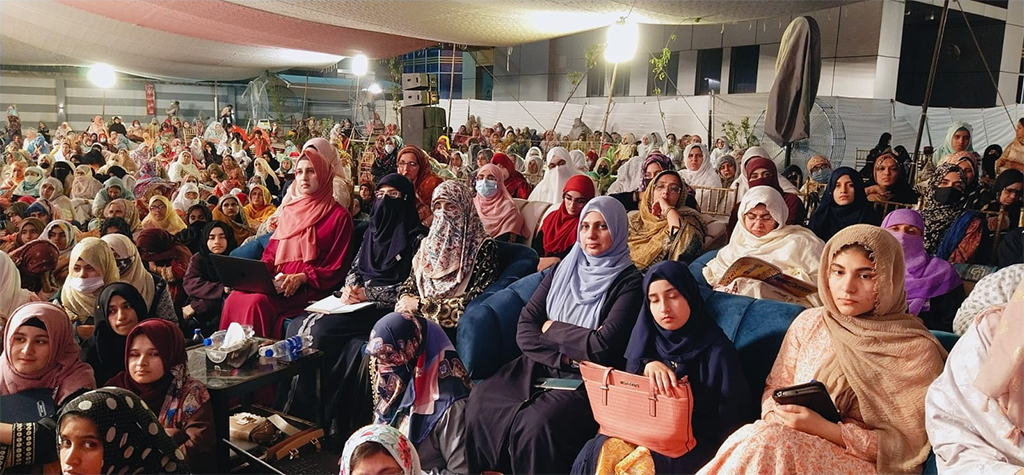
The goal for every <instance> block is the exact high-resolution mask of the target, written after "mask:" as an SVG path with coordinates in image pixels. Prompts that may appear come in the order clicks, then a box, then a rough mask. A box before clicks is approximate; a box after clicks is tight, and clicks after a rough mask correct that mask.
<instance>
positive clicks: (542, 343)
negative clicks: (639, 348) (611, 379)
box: [466, 267, 643, 474]
mask: <svg viewBox="0 0 1024 475" xmlns="http://www.w3.org/2000/svg"><path fill="white" fill-rule="evenodd" d="M554 274H555V272H554V271H551V272H550V273H548V275H547V276H545V277H544V280H542V281H541V283H540V286H539V287H538V288H537V290H536V292H534V294H533V297H531V298H530V302H529V303H527V304H526V307H524V308H523V311H522V313H520V316H519V324H518V330H517V335H516V342H517V343H518V344H519V347H520V349H522V350H523V354H522V355H521V356H519V357H518V358H516V359H515V360H513V361H511V362H509V363H508V364H506V365H505V366H503V367H502V368H501V369H500V370H498V372H497V373H496V374H495V375H493V376H491V377H490V378H488V379H487V380H485V381H484V382H483V383H481V384H479V385H477V386H476V387H474V388H473V392H472V393H471V394H470V396H469V402H468V404H467V407H466V426H467V428H466V432H467V433H466V457H467V459H468V461H469V468H470V472H471V473H480V472H481V471H484V470H496V471H500V472H503V473H530V474H540V473H568V472H569V469H570V468H571V467H572V463H573V460H575V458H576V454H578V453H579V451H580V449H582V448H583V446H584V445H585V444H586V443H587V441H588V440H590V439H591V438H592V437H594V435H595V434H597V429H598V426H597V422H595V421H594V415H593V413H592V412H591V410H590V401H589V400H588V399H587V392H586V389H585V388H584V387H583V386H580V387H579V388H578V389H576V390H574V391H563V390H542V389H538V388H536V387H534V381H536V380H537V379H538V378H566V379H580V373H579V369H578V368H573V367H572V365H562V356H563V355H564V356H566V357H568V358H570V359H572V360H575V361H592V362H595V363H598V364H601V365H605V366H613V367H615V368H617V369H620V370H624V369H625V365H626V359H625V356H624V354H625V351H626V344H627V343H628V342H629V336H630V333H631V332H632V330H633V325H634V324H635V323H636V318H637V314H638V312H639V310H640V307H641V305H642V304H643V292H642V290H641V288H642V287H641V279H642V276H641V274H640V271H638V270H636V268H634V267H629V268H627V269H626V270H624V271H622V272H621V273H620V274H619V276H618V277H616V279H615V281H614V282H613V283H612V285H611V287H610V288H609V290H608V297H607V298H606V299H605V303H604V306H603V307H602V308H601V312H600V315H599V322H600V324H599V327H598V329H596V330H591V329H589V328H583V327H578V326H575V325H572V324H568V323H561V322H555V323H553V324H552V325H551V326H550V328H548V331H547V332H545V333H541V326H542V325H543V324H544V322H546V321H547V320H548V315H547V310H546V304H547V296H548V290H549V289H550V287H551V280H552V277H553V276H554Z"/></svg>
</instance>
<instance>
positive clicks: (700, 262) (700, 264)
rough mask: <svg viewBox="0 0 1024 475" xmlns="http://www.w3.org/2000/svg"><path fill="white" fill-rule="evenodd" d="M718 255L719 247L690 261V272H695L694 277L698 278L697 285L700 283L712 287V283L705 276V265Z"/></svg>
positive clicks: (702, 285)
mask: <svg viewBox="0 0 1024 475" xmlns="http://www.w3.org/2000/svg"><path fill="white" fill-rule="evenodd" d="M717 255H718V249H715V250H712V251H708V252H705V253H704V254H702V255H701V256H700V257H698V258H696V259H694V261H693V262H691V263H690V265H689V266H688V268H689V269H690V274H693V278H694V279H696V280H697V285H700V286H701V287H711V284H708V281H707V279H705V278H704V267H706V266H707V265H708V262H709V261H710V260H711V259H714V258H715V256H717Z"/></svg>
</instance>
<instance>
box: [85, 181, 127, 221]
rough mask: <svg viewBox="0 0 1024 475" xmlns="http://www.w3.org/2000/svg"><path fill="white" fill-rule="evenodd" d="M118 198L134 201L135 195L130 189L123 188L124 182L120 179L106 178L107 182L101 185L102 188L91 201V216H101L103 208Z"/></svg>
mask: <svg viewBox="0 0 1024 475" xmlns="http://www.w3.org/2000/svg"><path fill="white" fill-rule="evenodd" d="M118 198H122V199H126V200H134V199H135V194H134V193H133V190H132V189H130V188H128V187H127V186H125V184H124V181H122V180H121V179H120V178H118V177H110V178H107V181H105V182H104V183H103V188H101V189H100V190H99V191H97V192H96V196H95V197H94V198H93V200H92V214H93V215H94V216H102V215H103V208H105V207H106V206H107V204H108V203H110V202H111V201H113V200H116V199H118Z"/></svg>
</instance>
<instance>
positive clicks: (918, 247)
mask: <svg viewBox="0 0 1024 475" xmlns="http://www.w3.org/2000/svg"><path fill="white" fill-rule="evenodd" d="M896 224H909V225H911V226H914V227H917V228H918V229H920V230H921V235H920V236H913V235H910V234H905V233H901V232H896V231H893V230H889V226H893V225H896ZM882 228H884V229H886V230H889V233H891V234H892V235H893V236H894V237H896V240H897V241H899V242H900V245H901V246H903V257H904V259H905V260H906V261H907V279H906V289H907V304H908V305H909V306H910V313H912V314H914V315H920V314H921V312H924V311H928V310H930V308H929V305H928V299H930V298H932V297H938V296H940V295H944V294H946V293H948V292H949V291H951V290H953V289H955V288H957V287H959V286H961V285H963V281H961V280H960V276H959V275H957V273H956V270H954V269H953V265H952V264H950V263H949V262H946V261H944V260H942V259H939V258H937V257H935V256H929V255H928V253H927V252H925V250H924V218H922V217H921V213H918V212H917V211H914V210H912V209H898V210H895V211H893V212H891V213H889V215H888V216H886V217H885V220H883V221H882Z"/></svg>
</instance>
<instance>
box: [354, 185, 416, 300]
mask: <svg viewBox="0 0 1024 475" xmlns="http://www.w3.org/2000/svg"><path fill="white" fill-rule="evenodd" d="M385 185H387V186H390V187H393V188H395V189H396V190H398V191H399V192H401V193H402V197H401V198H392V197H390V196H385V197H383V198H380V199H378V200H376V201H375V202H374V203H373V209H372V210H371V211H370V225H369V227H368V228H367V229H366V234H364V235H363V245H362V246H361V247H360V251H359V256H358V266H359V273H360V274H361V276H362V278H363V281H364V282H365V283H366V285H374V286H384V285H392V284H397V283H399V282H403V281H405V279H407V278H408V277H409V272H410V271H411V270H412V256H413V254H415V252H416V242H417V237H421V236H424V235H426V234H427V229H426V228H424V227H423V224H422V223H421V222H420V218H419V215H418V214H417V213H416V192H415V189H414V188H413V185H412V182H411V181H409V179H408V178H406V177H404V176H402V175H400V174H398V173H390V174H388V175H385V176H384V177H383V178H381V179H380V182H378V183H377V189H378V190H379V189H380V187H382V186H385Z"/></svg>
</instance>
